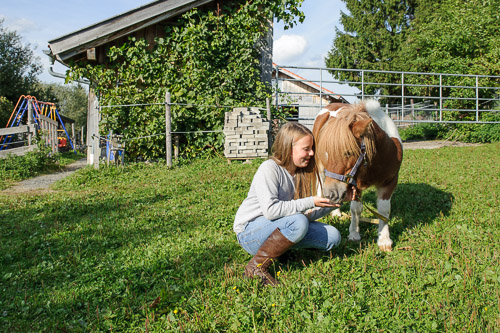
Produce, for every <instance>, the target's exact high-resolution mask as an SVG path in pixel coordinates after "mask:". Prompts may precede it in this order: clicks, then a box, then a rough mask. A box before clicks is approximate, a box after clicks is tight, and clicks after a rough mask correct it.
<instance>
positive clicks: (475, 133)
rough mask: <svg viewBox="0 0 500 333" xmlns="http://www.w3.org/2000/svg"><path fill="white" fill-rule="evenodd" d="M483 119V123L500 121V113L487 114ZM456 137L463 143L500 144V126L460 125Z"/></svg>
mask: <svg viewBox="0 0 500 333" xmlns="http://www.w3.org/2000/svg"><path fill="white" fill-rule="evenodd" d="M481 118H482V119H481V120H482V121H500V112H487V113H486V112H485V113H483V114H482V117H481ZM454 137H456V138H457V140H460V141H463V142H478V143H488V142H500V125H499V124H458V125H456V135H455V136H454Z"/></svg>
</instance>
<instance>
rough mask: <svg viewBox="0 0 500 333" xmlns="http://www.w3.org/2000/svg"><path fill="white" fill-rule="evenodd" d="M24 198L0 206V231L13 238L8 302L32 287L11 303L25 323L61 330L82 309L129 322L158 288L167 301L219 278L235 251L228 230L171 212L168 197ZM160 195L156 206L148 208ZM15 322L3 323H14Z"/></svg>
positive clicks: (5, 261)
mask: <svg viewBox="0 0 500 333" xmlns="http://www.w3.org/2000/svg"><path fill="white" fill-rule="evenodd" d="M28 200H30V201H32V202H30V203H29V204H27V205H26V206H25V207H23V208H21V209H17V210H15V211H10V212H4V213H2V214H0V218H1V219H2V220H3V221H8V223H5V224H4V225H3V226H2V227H1V228H0V231H2V233H3V234H4V235H5V236H6V237H8V239H9V241H8V244H7V243H4V246H5V247H4V249H5V250H6V252H7V249H8V256H2V257H0V268H2V271H3V270H4V269H5V271H6V272H10V274H9V279H10V280H9V281H6V282H7V283H9V282H13V281H16V283H17V287H14V286H13V284H12V283H9V285H10V287H8V288H7V289H9V290H8V291H7V292H6V293H5V294H4V296H2V297H0V300H1V301H2V302H7V301H9V303H14V302H12V300H13V299H14V298H15V297H17V293H19V290H22V294H23V295H32V296H33V298H30V299H29V301H30V304H31V305H32V306H31V307H30V308H25V309H24V310H23V309H22V308H21V306H20V305H19V306H18V305H16V304H12V308H10V309H9V311H8V312H9V313H21V312H24V313H23V319H24V320H26V322H25V323H28V322H33V321H37V320H39V318H40V317H41V316H42V317H44V318H45V320H44V322H43V323H42V324H41V325H47V326H45V327H44V329H49V330H50V329H53V328H61V329H64V328H65V327H66V325H67V324H68V323H70V322H72V321H77V319H78V318H82V317H84V318H85V321H86V322H87V323H89V324H90V323H93V324H96V323H98V322H99V320H101V321H102V318H103V316H107V317H110V318H111V317H113V318H115V317H116V318H121V319H118V320H116V321H118V322H119V321H120V320H129V319H131V318H133V317H136V316H137V315H138V314H143V313H144V312H145V311H147V309H148V307H149V305H150V304H151V302H152V301H153V300H155V299H156V298H157V297H158V296H161V297H162V299H164V300H165V301H164V302H162V303H161V304H160V306H161V307H163V308H169V307H170V305H171V306H176V303H178V302H179V301H180V300H181V299H182V297H183V296H186V297H187V295H189V294H190V293H191V292H192V291H193V290H194V289H195V288H199V287H200V286H203V284H204V282H205V281H206V280H212V279H213V277H219V276H223V274H224V266H225V264H226V263H227V262H231V261H232V260H234V256H235V253H238V247H239V246H238V244H237V242H236V241H234V242H233V238H232V237H229V236H225V237H222V238H221V236H222V234H223V233H221V232H207V231H208V229H210V228H211V226H210V224H211V223H213V221H207V220H206V218H205V219H204V220H203V219H199V218H198V217H197V216H195V217H191V216H190V215H189V214H186V213H185V212H178V213H172V210H171V208H170V207H168V205H165V204H164V202H166V201H168V200H169V198H168V197H167V196H162V195H159V194H157V193H149V194H148V195H142V196H138V197H137V196H136V197H127V198H118V199H117V198H115V197H112V196H106V195H103V194H97V195H95V197H92V198H89V197H86V198H85V199H83V198H78V199H77V200H67V198H66V199H65V198H63V197H60V198H57V199H56V198H54V200H50V201H47V202H43V205H40V204H39V203H38V204H37V200H38V199H37V198H31V199H28ZM157 203H158V204H159V205H160V206H159V207H160V208H158V207H156V209H150V210H148V209H145V207H147V206H151V207H153V206H155V204H157ZM141 207H142V208H141ZM156 213H158V215H155V214H156ZM176 214H180V216H177V218H174V217H175V216H176ZM227 230H229V231H228V232H224V234H226V235H229V234H231V231H230V230H231V228H230V226H227ZM159 236H161V238H159ZM231 236H232V234H231ZM165 244H167V245H165ZM236 255H237V254H236ZM210 277H212V279H211V278H210ZM219 282H220V281H219ZM1 285H2V283H0V286H1ZM20 285H21V286H22V287H19V286H20ZM48 291H51V292H52V293H55V294H56V295H58V296H57V297H55V298H53V297H51V296H50V293H48ZM49 303H51V307H48V306H47V305H46V304H49ZM99 318H100V319H99ZM4 319H5V320H7V319H8V318H4ZM18 319H19V318H18ZM11 320H13V321H12V322H10V324H8V325H11V326H12V327H15V326H17V325H19V322H16V321H17V319H15V318H11ZM111 321H113V322H114V323H113V326H114V327H116V325H117V323H116V321H115V320H111ZM7 322H9V321H7ZM98 327H99V329H103V326H98ZM87 328H88V327H87Z"/></svg>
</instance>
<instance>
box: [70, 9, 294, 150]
mask: <svg viewBox="0 0 500 333" xmlns="http://www.w3.org/2000/svg"><path fill="white" fill-rule="evenodd" d="M302 1H303V0H294V1H282V0H274V1H265V0H255V1H236V2H231V3H230V4H223V5H220V6H217V8H212V7H209V8H203V9H196V8H195V9H193V10H191V11H189V12H187V13H185V14H184V15H182V17H180V18H179V19H178V20H177V21H176V22H175V23H172V24H169V25H168V26H167V27H166V28H165V29H166V31H165V37H164V38H157V39H155V42H154V43H153V45H148V43H147V42H146V41H145V40H144V39H136V38H133V37H131V38H129V40H128V41H127V42H126V43H124V44H122V45H117V46H112V47H110V48H109V50H108V52H107V57H108V58H109V64H108V65H97V66H96V65H92V64H87V63H83V62H79V63H73V64H71V70H70V71H69V73H68V77H67V80H75V79H79V78H82V77H85V78H88V79H90V80H91V81H92V82H93V87H94V88H95V90H96V91H97V92H98V94H99V97H100V103H101V105H103V106H107V105H131V104H146V103H151V104H154V103H163V102H164V96H165V92H166V91H169V92H170V94H171V103H172V104H173V105H172V131H173V132H194V131H214V130H222V129H223V126H224V124H223V121H224V112H226V111H228V109H227V108H224V106H231V107H237V106H259V107H264V106H265V100H266V98H267V97H270V96H271V93H272V88H271V86H270V85H269V84H268V83H265V82H263V81H262V79H261V63H260V57H261V54H260V50H261V48H262V47H263V46H264V44H263V43H265V39H264V37H265V36H266V34H267V33H268V31H269V28H270V24H271V22H272V19H273V16H274V17H275V18H276V19H277V20H278V21H279V20H283V21H284V23H285V25H286V26H287V27H291V26H293V25H294V24H296V23H297V22H302V21H303V19H304V15H303V13H302V12H301V11H300V10H299V7H300V5H301V3H302ZM101 115H102V117H101V123H100V131H101V133H104V134H105V133H108V132H109V131H110V130H113V132H114V133H117V134H121V135H123V136H124V138H125V140H128V141H127V148H126V149H127V157H128V158H131V159H158V158H161V157H162V156H164V154H165V136H164V135H163V136H162V135H161V134H162V133H164V132H165V120H164V119H165V107H164V105H155V106H147V107H145V106H129V107H113V108H102V114H101ZM139 137H147V138H142V139H136V138H139ZM180 145H181V152H182V153H183V154H184V155H196V154H198V153H199V152H202V151H206V150H207V148H208V149H209V150H213V149H216V150H219V149H221V148H222V146H223V135H222V133H220V132H215V133H203V134H200V133H187V134H181V135H180Z"/></svg>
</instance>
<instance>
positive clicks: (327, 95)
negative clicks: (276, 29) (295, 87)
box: [273, 62, 349, 103]
mask: <svg viewBox="0 0 500 333" xmlns="http://www.w3.org/2000/svg"><path fill="white" fill-rule="evenodd" d="M276 68H279V72H280V73H281V74H283V75H286V76H288V77H289V78H291V79H293V80H294V81H296V82H301V83H303V84H305V85H306V86H309V87H310V88H312V89H313V90H315V91H317V92H318V93H320V92H321V93H322V94H325V96H324V97H325V98H328V99H330V100H331V101H332V102H337V101H338V102H342V103H349V102H348V101H347V100H346V99H345V98H344V97H343V96H342V95H339V94H337V93H334V92H333V91H331V90H329V89H326V88H325V87H322V86H320V85H319V84H317V83H314V82H311V81H309V80H307V79H306V78H303V77H302V76H300V75H298V74H295V73H294V72H292V71H290V70H288V69H285V68H283V67H278V65H277V64H275V63H274V62H273V71H276ZM294 81H292V82H294Z"/></svg>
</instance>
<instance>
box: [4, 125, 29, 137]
mask: <svg viewBox="0 0 500 333" xmlns="http://www.w3.org/2000/svg"><path fill="white" fill-rule="evenodd" d="M28 131H29V127H28V125H22V126H16V127H8V128H1V129H0V136H2V135H10V134H19V133H26V132H28Z"/></svg>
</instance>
